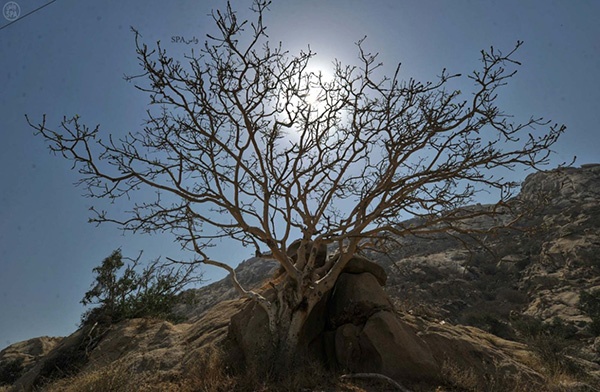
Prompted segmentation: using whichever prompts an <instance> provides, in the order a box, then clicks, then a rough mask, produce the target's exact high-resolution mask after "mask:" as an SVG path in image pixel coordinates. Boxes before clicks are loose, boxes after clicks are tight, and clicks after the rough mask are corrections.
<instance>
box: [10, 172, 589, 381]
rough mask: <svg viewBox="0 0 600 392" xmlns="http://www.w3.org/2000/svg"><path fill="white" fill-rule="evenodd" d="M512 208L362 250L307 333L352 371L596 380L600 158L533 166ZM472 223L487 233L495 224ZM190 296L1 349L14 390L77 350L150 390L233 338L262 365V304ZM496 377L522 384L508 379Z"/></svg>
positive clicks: (87, 367)
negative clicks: (152, 310)
mask: <svg viewBox="0 0 600 392" xmlns="http://www.w3.org/2000/svg"><path fill="white" fill-rule="evenodd" d="M509 204H510V205H511V206H513V208H514V209H515V210H518V211H521V212H523V213H524V217H523V219H522V220H521V221H520V223H519V225H518V227H517V228H518V230H499V231H494V232H491V233H489V234H488V235H487V237H486V236H481V237H478V238H475V239H474V240H473V239H472V238H468V237H462V238H460V239H461V240H462V242H461V241H456V240H455V239H454V238H452V237H450V236H445V235H442V234H440V235H432V236H429V237H425V238H423V237H419V238H417V237H405V238H397V239H395V241H394V242H393V243H392V244H389V246H387V247H386V251H385V253H378V252H371V253H369V252H365V253H364V256H365V257H357V258H356V259H355V260H353V261H352V262H351V263H349V264H348V266H347V268H346V270H345V271H344V273H343V274H342V275H341V276H340V278H339V280H338V282H337V284H336V286H335V288H334V289H333V290H332V291H331V292H330V293H329V295H327V296H326V298H325V299H324V300H323V301H322V302H321V303H319V304H318V305H317V307H316V308H315V311H314V312H313V313H314V314H312V315H311V316H310V318H309V322H308V323H307V326H306V328H305V331H303V336H302V339H303V342H304V343H305V344H306V346H307V347H309V349H310V350H309V351H310V353H312V354H313V355H317V356H318V357H319V358H321V359H322V360H323V361H324V362H325V363H327V364H329V365H331V366H332V367H338V368H341V369H345V370H346V371H348V372H373V373H380V374H385V375H387V376H389V377H392V378H394V379H396V380H400V381H405V380H411V379H412V380H420V381H421V382H424V380H425V381H429V382H430V383H431V385H442V384H443V385H449V386H450V387H456V388H463V389H467V390H486V389H489V390H492V389H493V388H492V387H491V385H493V386H494V388H495V389H494V390H507V391H510V390H519V387H520V386H522V385H528V386H529V387H532V386H533V387H535V386H537V388H538V389H539V390H544V387H543V386H542V385H543V382H544V380H543V379H544V378H548V377H549V376H548V375H549V374H567V375H568V377H567V379H565V380H563V381H561V383H562V384H560V385H558V386H557V388H558V389H556V390H581V391H583V390H594V388H597V386H600V337H598V336H597V331H596V332H594V330H593V328H592V326H593V323H594V322H597V323H599V324H598V325H599V326H600V312H599V313H598V314H595V313H593V312H594V309H596V308H594V306H596V305H598V304H596V303H595V302H594V303H591V302H590V304H588V305H589V306H587V307H586V306H583V304H582V301H581V298H582V295H583V294H584V293H587V294H586V295H588V299H589V298H591V299H589V301H592V300H598V299H600V258H599V256H598V255H600V165H586V166H584V167H582V168H579V169H575V168H562V169H558V170H554V171H550V172H541V173H536V174H533V175H531V176H529V177H528V178H527V179H526V181H525V182H524V184H523V187H522V192H521V193H520V195H519V196H518V197H516V198H515V199H514V200H512V201H511V202H510V203H509ZM524 207H535V210H534V212H533V213H529V214H526V213H525V212H526V210H524V209H522V208H524ZM469 208H473V209H476V208H487V206H481V205H478V206H472V207H469ZM519 209H521V210H519ZM471 223H472V225H473V227H477V228H481V229H486V228H489V227H490V226H491V225H492V224H493V223H494V222H493V220H489V219H477V220H474V221H473V222H471ZM472 240H473V241H472ZM465 243H467V245H468V247H467V248H465V247H464V244H465ZM369 260H373V261H374V262H375V263H372V262H371V261H369ZM276 270H277V265H276V264H275V263H273V262H269V261H267V260H266V259H259V258H253V259H250V260H248V261H246V262H244V263H242V264H241V265H240V267H239V268H238V275H239V279H240V281H242V282H243V284H244V285H245V287H261V286H263V285H264V283H265V282H264V279H265V278H266V277H268V276H271V275H272V274H273V273H274V272H275V271H276ZM594 293H597V294H598V296H597V297H594V296H593V295H592V294H594ZM186 296H187V297H188V299H189V298H192V299H195V301H192V304H193V305H185V304H182V305H181V306H180V307H179V312H180V314H181V315H183V316H186V317H187V321H186V322H183V323H180V324H171V323H168V322H164V321H158V320H154V321H152V320H128V321H124V322H122V323H119V324H116V325H113V326H111V327H110V328H109V329H108V330H106V331H104V332H103V333H102V335H101V336H100V337H99V339H96V340H94V341H93V342H90V341H89V337H90V334H89V331H85V330H80V331H77V332H75V333H74V334H73V335H71V336H69V337H67V338H64V339H54V338H39V339H32V340H30V341H27V342H22V343H18V344H16V345H13V346H10V347H8V348H7V349H5V350H3V351H2V352H0V367H2V366H3V365H5V364H7V363H9V362H10V364H11V366H13V365H12V363H16V362H14V361H13V360H16V361H17V362H19V363H21V364H22V365H23V366H22V367H21V368H20V372H21V373H22V374H21V373H19V376H20V379H19V380H17V381H16V383H14V384H13V390H15V391H21V390H32V388H34V387H35V386H36V385H42V384H43V382H44V374H47V372H49V371H50V370H52V369H56V366H57V364H58V365H61V363H62V364H64V361H65V359H69V358H79V359H81V360H82V361H81V363H79V364H78V366H77V367H76V368H73V369H71V370H73V371H74V372H75V373H76V374H92V373H94V372H99V371H102V370H103V369H107V368H109V367H112V366H121V367H123V368H125V369H128V371H131V373H127V374H136V375H137V376H136V377H138V376H139V379H140V380H142V379H145V380H150V381H148V382H151V383H152V385H150V386H148V388H146V389H145V390H177V388H178V387H177V385H178V384H177V382H178V381H177V380H181V379H183V378H186V377H188V378H189V377H193V375H194V374H195V372H196V373H197V372H198V369H197V368H194V363H197V361H198V358H201V357H203V355H204V353H205V352H207V350H209V348H210V347H214V346H215V345H217V346H223V347H228V345H231V344H232V342H233V343H234V347H235V348H237V352H238V354H239V356H241V357H244V359H250V360H255V361H260V356H261V355H262V354H263V353H264V352H265V351H266V350H264V348H265V347H266V346H265V345H266V344H267V342H268V341H269V336H268V334H265V333H268V328H266V321H267V320H266V314H264V312H262V309H260V308H259V307H257V306H255V305H254V304H253V303H252V302H251V301H248V300H240V299H235V298H236V297H237V294H236V292H235V291H234V289H233V287H232V286H231V284H230V282H229V280H228V279H224V280H222V281H220V282H217V283H215V284H212V285H209V286H207V287H204V288H202V289H199V290H195V291H190V292H188V293H186ZM599 304H600V302H599ZM598 309H600V307H599V308H598ZM261 312H262V313H261ZM265 331H267V332H265ZM86 339H88V340H86ZM89 343H93V344H89ZM229 347H231V346H229ZM82 349H83V352H84V354H85V355H83V356H78V355H79V354H81V350H82ZM86 349H87V350H88V351H87V352H85V350H86ZM61 361H63V362H61ZM61 366H62V365H61ZM552 367H555V368H552ZM6 369H9V368H7V367H6ZM15 369H16V367H15ZM569 369H574V370H572V371H571V370H569ZM9 370H10V369H9ZM45 372H46V373H45ZM552 372H554V373H552ZM569 372H571V373H569ZM75 373H73V374H75ZM569 377H570V378H569ZM457 379H460V382H459V381H457ZM499 379H503V380H512V381H511V382H512V384H510V383H508V384H506V383H504V384H502V387H498V380H499ZM136 380H138V378H136ZM136 382H137V381H136ZM153 388H154V389H153ZM561 388H562V389H561ZM0 390H1V387H0ZM140 390H141V389H140ZM441 390H443V389H441Z"/></svg>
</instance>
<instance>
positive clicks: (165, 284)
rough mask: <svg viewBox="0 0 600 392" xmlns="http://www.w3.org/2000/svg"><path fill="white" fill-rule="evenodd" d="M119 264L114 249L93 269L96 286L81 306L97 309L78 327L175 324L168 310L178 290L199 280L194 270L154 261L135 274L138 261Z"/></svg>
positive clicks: (117, 251) (119, 254)
mask: <svg viewBox="0 0 600 392" xmlns="http://www.w3.org/2000/svg"><path fill="white" fill-rule="evenodd" d="M123 260H124V257H123V256H122V255H121V250H120V249H117V250H115V251H114V252H113V253H112V254H111V255H110V256H108V257H107V258H106V259H104V261H103V262H102V264H101V265H100V266H99V267H96V268H94V270H93V271H94V273H95V274H96V282H95V284H93V286H92V289H91V290H89V291H88V292H87V293H85V296H84V297H83V299H82V300H81V303H82V304H84V305H90V304H99V305H100V306H99V307H96V308H93V309H90V310H88V311H87V312H86V313H84V314H83V316H82V324H84V325H85V324H93V323H99V324H102V325H110V324H113V323H117V322H119V321H121V320H125V319H131V318H139V317H151V318H160V319H167V320H170V321H179V320H178V318H177V317H176V316H175V315H174V314H173V312H172V309H173V306H174V305H175V304H176V303H177V301H178V295H179V293H180V292H181V290H182V288H183V287H184V286H185V285H187V284H189V283H192V282H196V281H199V280H200V279H201V277H199V276H196V275H195V274H194V272H195V266H193V265H192V266H186V267H181V266H180V267H177V268H176V267H173V266H170V265H165V264H160V263H159V260H156V261H154V262H152V263H150V264H149V265H148V266H147V267H145V268H144V269H143V270H142V271H141V272H138V271H137V269H138V265H139V257H138V258H137V259H127V260H129V261H130V263H128V264H127V265H126V264H125V262H124V261H123ZM123 267H125V269H124V271H123V272H120V271H121V269H122V268H123Z"/></svg>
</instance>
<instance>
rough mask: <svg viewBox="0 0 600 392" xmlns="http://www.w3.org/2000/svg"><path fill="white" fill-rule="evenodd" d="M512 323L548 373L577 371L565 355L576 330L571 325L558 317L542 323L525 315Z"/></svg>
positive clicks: (574, 372)
mask: <svg viewBox="0 0 600 392" xmlns="http://www.w3.org/2000/svg"><path fill="white" fill-rule="evenodd" d="M512 325H513V328H514V329H515V330H516V331H518V332H519V333H520V335H521V336H522V337H523V340H524V341H525V343H527V345H528V346H529V347H530V348H531V349H532V350H533V351H534V352H535V353H536V354H537V355H538V357H539V358H540V360H541V361H542V363H543V364H544V365H545V366H546V367H547V369H548V370H549V372H550V374H558V373H561V372H565V371H567V372H568V373H571V374H576V373H577V372H578V369H577V367H576V365H575V363H574V362H573V361H571V360H570V359H569V358H568V357H567V356H566V355H565V351H566V349H567V348H568V347H570V346H572V344H573V343H574V339H575V334H576V332H577V329H576V328H575V327H574V326H573V325H571V324H568V323H565V322H564V321H562V320H561V319H559V318H555V319H554V320H552V322H551V323H544V322H543V321H542V320H540V319H538V318H535V317H527V316H522V317H520V318H519V319H517V320H514V321H513V323H512Z"/></svg>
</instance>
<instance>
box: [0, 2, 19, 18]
mask: <svg viewBox="0 0 600 392" xmlns="http://www.w3.org/2000/svg"><path fill="white" fill-rule="evenodd" d="M2 15H4V18H5V19H6V20H8V21H11V22H12V21H13V20H17V19H18V18H19V16H20V15H21V7H19V4H17V3H15V2H14V1H9V2H8V3H6V4H4V7H2Z"/></svg>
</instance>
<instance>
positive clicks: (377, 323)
mask: <svg viewBox="0 0 600 392" xmlns="http://www.w3.org/2000/svg"><path fill="white" fill-rule="evenodd" d="M359 342H360V347H361V348H364V349H365V350H364V351H363V353H364V354H366V355H371V356H374V357H373V358H372V359H369V358H364V362H365V363H369V362H371V363H378V365H379V369H376V370H375V372H376V373H381V374H384V375H386V376H388V377H391V378H393V379H395V380H403V379H429V380H431V379H434V378H435V375H436V374H439V372H440V369H441V367H440V365H439V364H438V363H437V362H436V360H435V359H434V357H433V354H432V352H431V349H430V348H429V346H428V345H427V343H426V342H425V341H424V340H423V339H421V338H420V337H419V336H418V335H417V333H416V332H415V330H413V329H412V328H411V327H410V326H408V325H407V324H405V323H403V322H402V320H401V319H400V318H399V317H398V316H397V315H395V314H394V313H392V312H389V311H381V312H377V313H375V314H374V315H373V316H371V317H370V318H369V320H368V321H367V322H366V323H365V326H364V328H363V330H362V332H361V334H360V336H359Z"/></svg>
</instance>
